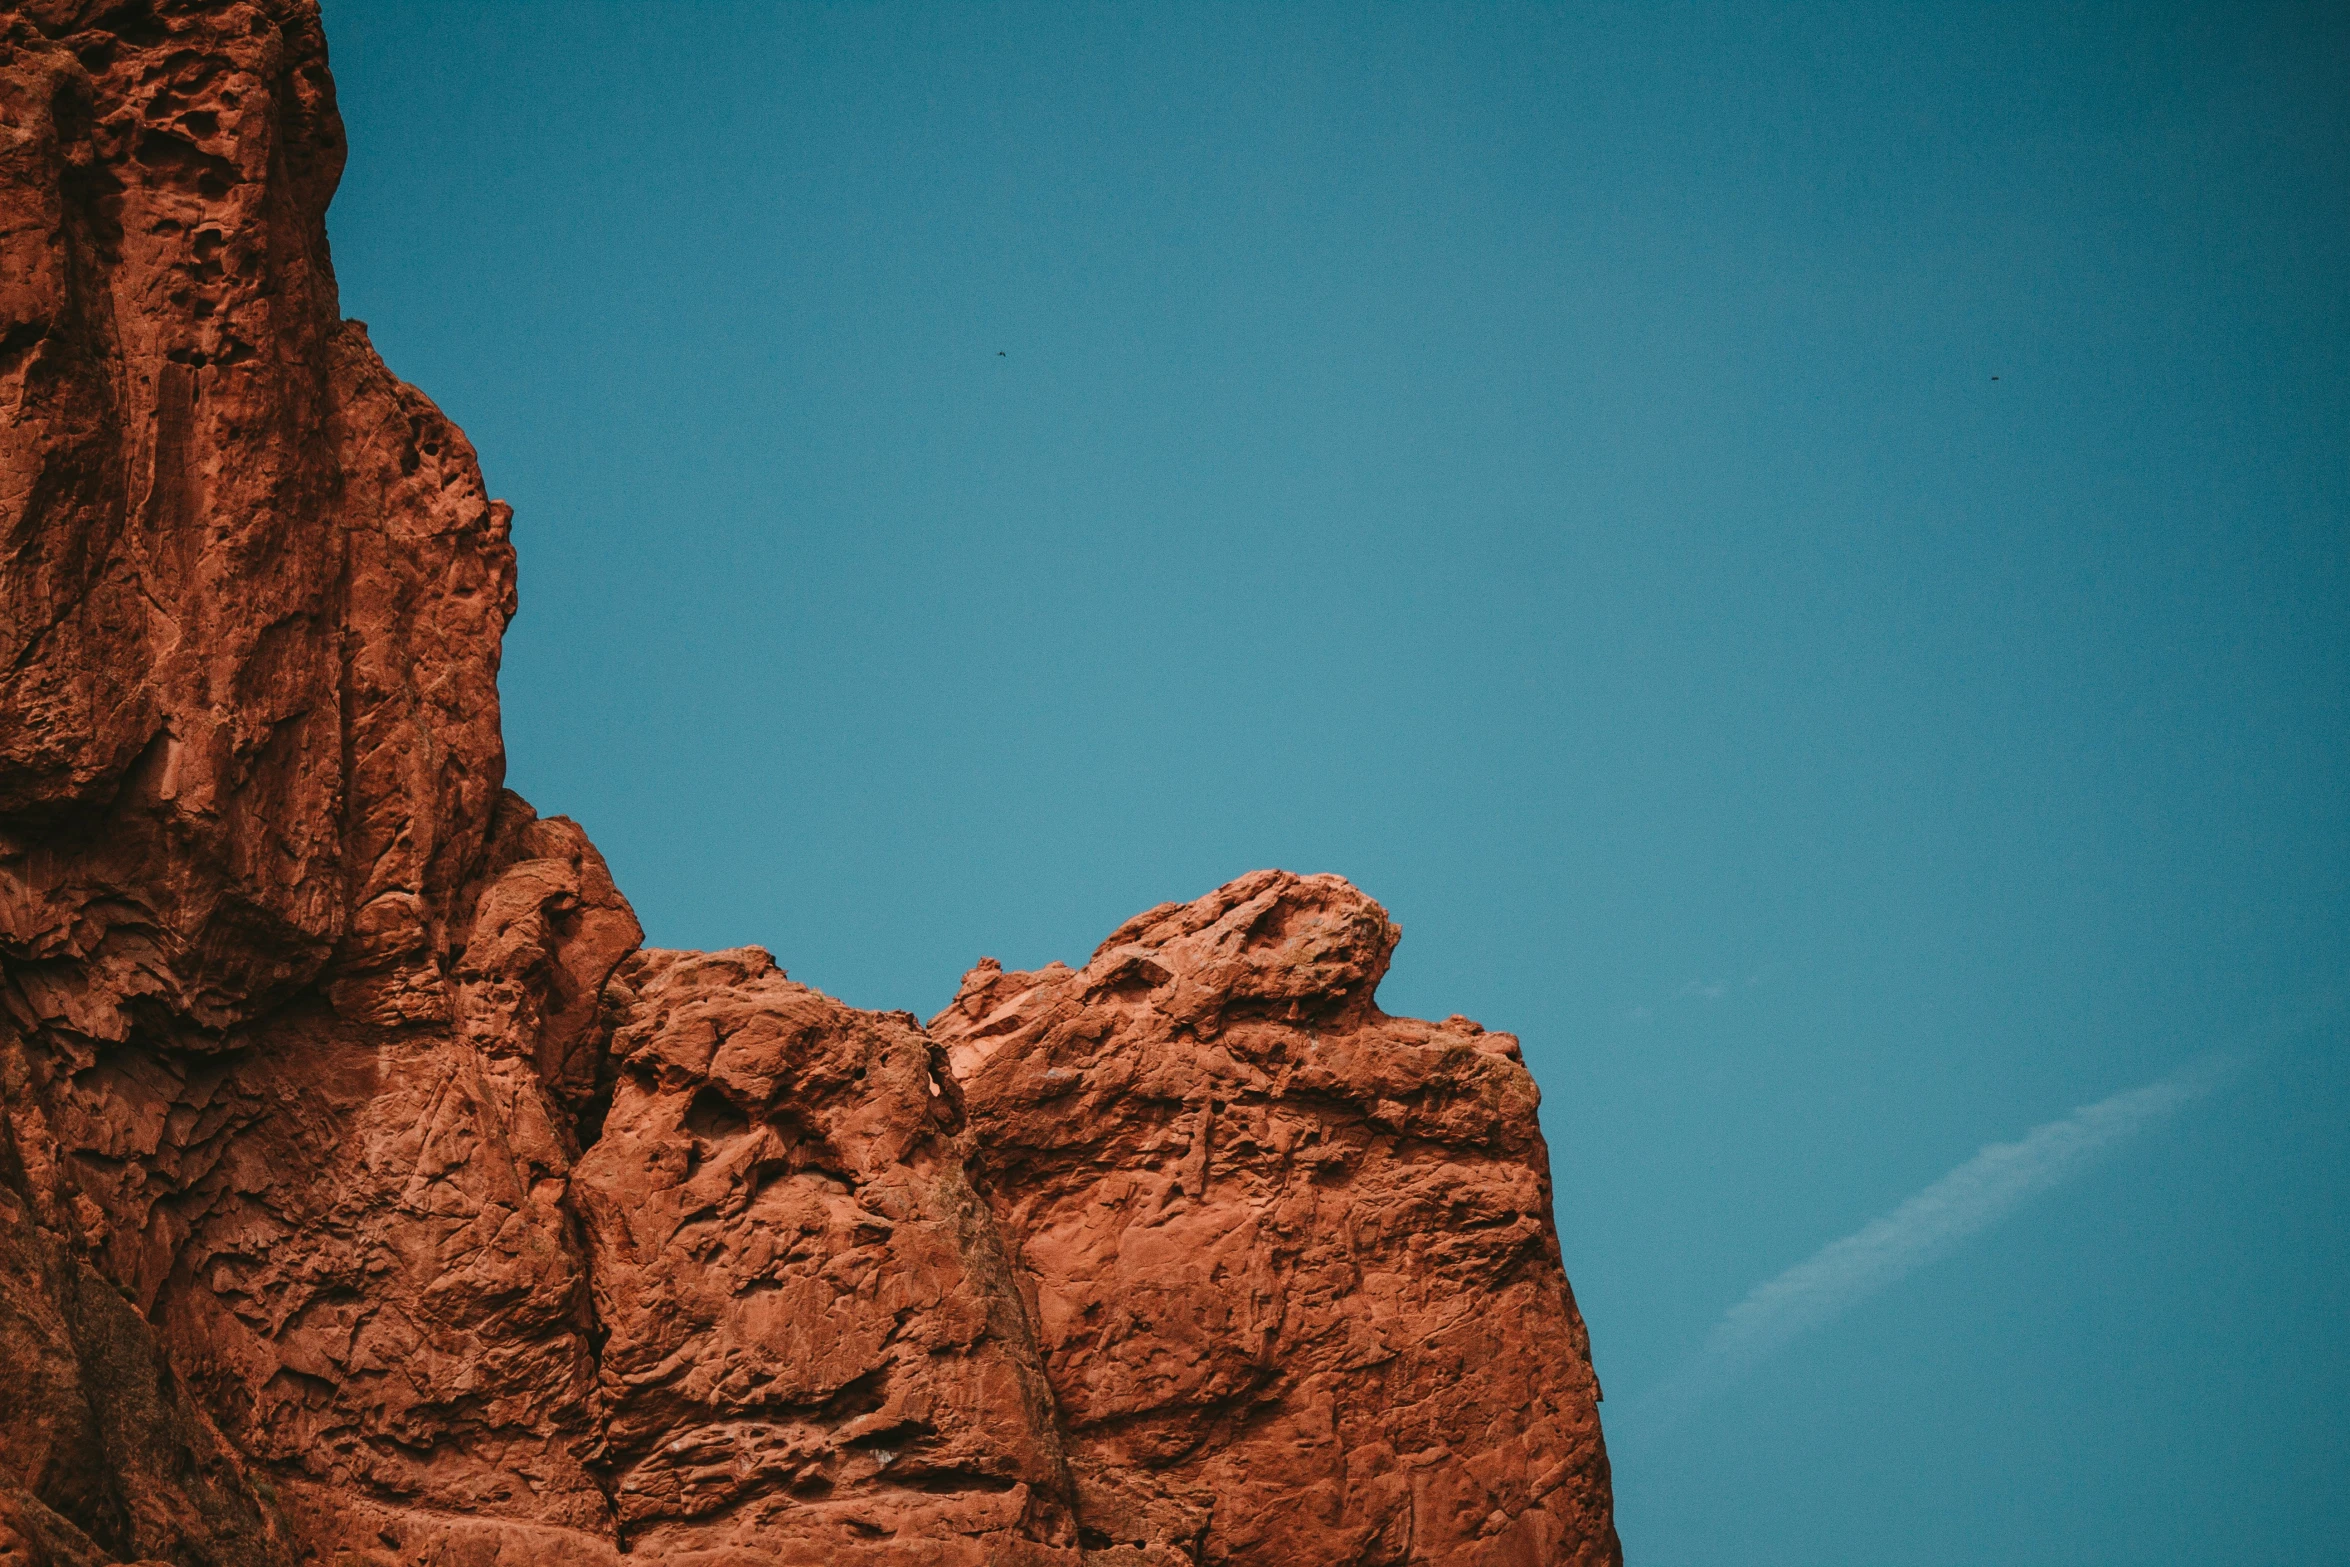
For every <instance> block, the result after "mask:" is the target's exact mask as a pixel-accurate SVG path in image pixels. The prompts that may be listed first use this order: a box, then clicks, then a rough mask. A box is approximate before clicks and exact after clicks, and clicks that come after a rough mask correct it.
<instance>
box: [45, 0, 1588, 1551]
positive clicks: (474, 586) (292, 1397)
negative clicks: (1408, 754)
mask: <svg viewBox="0 0 2350 1567" xmlns="http://www.w3.org/2000/svg"><path fill="white" fill-rule="evenodd" d="M341 138H342V131H341V125H340V122H339V120H338V119H337V117H336V114H335V110H334V96H333V86H332V82H331V80H330V78H329V77H328V75H327V71H326V61H325V43H324V38H323V36H322V34H321V31H320V27H319V21H318V15H317V11H316V8H315V5H314V3H312V0H152V3H148V0H103V3H100V0H16V3H13V4H11V3H6V0H0V1368H5V1371H6V1373H7V1374H6V1375H5V1376H0V1561H6V1562H8V1563H10V1564H11V1567H44V1564H58V1567H94V1564H102V1563H121V1562H134V1561H169V1562H174V1563H178V1564H181V1567H293V1564H295V1563H301V1562H321V1563H337V1564H343V1567H359V1564H391V1563H410V1562H428V1563H434V1564H440V1567H494V1564H504V1567H521V1564H533V1567H536V1564H550V1563H553V1564H561V1563H576V1564H581V1567H589V1564H595V1567H612V1564H616V1563H618V1562H619V1561H621V1560H622V1559H623V1558H635V1559H645V1560H652V1561H676V1562H680V1563H683V1562H693V1563H697V1564H707V1567H719V1564H726V1567H736V1564H741V1567H752V1564H764V1563H774V1564H782V1563H816V1562H832V1561H863V1562H869V1563H873V1564H876V1567H880V1564H895V1563H907V1564H913V1563H925V1564H933V1563H934V1564H941V1567H952V1564H963V1563H970V1564H974V1567H976V1564H980V1563H1007V1564H1014V1563H1016V1564H1038V1567H1044V1564H1067V1567H1080V1564H1081V1563H1094V1564H1098V1567H1109V1564H1128V1563H1141V1562H1154V1563H1169V1562H1219V1563H1222V1562H1276V1561H1282V1560H1285V1559H1286V1560H1293V1561H1296V1562H1300V1563H1312V1562H1332V1563H1335V1562H1341V1561H1345V1562H1442V1563H1457V1564H1470V1563H1494V1564H1501V1563H1511V1564H1515V1563H1547V1562H1608V1561H1613V1560H1615V1544H1614V1536H1613V1532H1612V1529H1611V1527H1610V1525H1609V1522H1608V1504H1607V1478H1606V1465H1605V1460H1604V1457H1603V1455H1602V1453H1601V1450H1600V1446H1599V1435H1598V1424H1597V1415H1596V1397H1597V1389H1596V1387H1595V1386H1594V1384H1593V1382H1592V1380H1591V1376H1590V1370H1589V1360H1588V1355H1587V1353H1586V1346H1585V1343H1584V1340H1583V1335H1582V1327H1581V1324H1580V1321H1579V1320H1578V1319H1577V1317H1576V1315H1575V1310H1574V1305H1573V1302H1572V1299H1571V1298H1570V1296H1569V1295H1568V1293H1567V1289H1566V1282H1565V1279H1564V1276H1563V1274H1562V1273H1561V1272H1560V1268H1559V1260H1558V1252H1557V1244H1556V1239H1555V1236H1554V1233H1553V1230H1552V1226H1551V1220H1550V1204H1549V1194H1548V1189H1547V1185H1546V1175H1545V1171H1546V1168H1547V1159H1546V1156H1545V1153H1544V1150H1543V1147H1542V1143H1541V1139H1540V1136H1539V1134H1538V1131H1537V1129H1536V1124H1535V1116H1534V1089H1533V1084H1532V1081H1531V1079H1530V1078H1529V1077H1528V1076H1527V1074H1526V1072H1525V1069H1524V1067H1523V1065H1522V1064H1521V1063H1520V1061H1519V1060H1518V1057H1517V1052H1516V1046H1515V1043H1514V1042H1513V1041H1511V1040H1510V1039H1509V1038H1508V1036H1506V1035H1500V1034H1489V1033H1486V1032H1484V1031H1483V1030H1481V1029H1479V1028H1478V1027H1477V1026H1476V1025H1474V1024H1471V1023H1468V1022H1466V1021H1465V1020H1462V1019H1452V1020H1449V1021H1447V1022H1445V1023H1442V1024H1429V1023H1415V1022H1410V1021H1407V1020H1402V1019H1394V1018H1387V1017H1385V1016H1383V1015H1382V1014H1380V1013H1379V1011H1378V1009H1377V1007H1376V1005H1375V1004H1374V1001H1373V991H1374V988H1375V987H1376V985H1377V983H1378V979H1379V975H1380V973H1381V972H1382V971H1383V970H1384V967H1385V964H1386V960H1387V955H1388V953H1389V952H1390V950H1391V949H1392V948H1393V946H1394V942H1395V927H1394V926H1393V924H1392V923H1391V922H1389V921H1388V919H1387V917H1386V915H1385V913H1384V911H1382V910H1380V909H1379V907H1378V906H1377V905H1376V904H1374V903H1372V902H1370V900H1368V899H1367V898H1365V897H1363V896H1362V894H1360V893H1358V892H1356V891H1355V890H1354V889H1353V888H1351V887H1349V886H1347V884H1345V883H1344V882H1342V881H1338V880H1336V879H1335V878H1330V877H1304V878H1300V877H1292V876H1285V875H1281V874H1279V873H1273V872H1262V873H1258V874H1257V875H1254V876H1251V877H1247V878H1244V879H1243V880H1241V881H1239V882H1236V883H1234V884H1233V885H1231V886H1229V887H1226V888H1224V889H1222V890H1221V891H1219V892H1217V893H1214V894H1212V895H1210V896H1209V897H1207V898H1205V899H1202V900H1200V901H1199V902H1197V903H1193V904H1189V905H1181V906H1176V905H1168V906H1166V907H1163V908H1160V909H1157V910H1153V911H1152V912H1151V913H1149V914H1146V915H1143V916H1141V917H1140V918H1138V919H1137V920H1135V921H1133V922H1131V923H1130V924H1129V925H1128V926H1126V927H1125V928H1124V929H1122V930H1121V931H1119V932H1118V933H1117V934H1116V935H1114V936H1113V937H1112V938H1111V939H1110V941H1109V942H1108V943H1107V944H1106V945H1105V946H1104V947H1103V948H1102V950H1101V951H1100V952H1099V953H1097V954H1096V955H1095V957H1094V958H1093V960H1092V961H1091V962H1090V963H1088V964H1087V966H1086V967H1085V968H1083V969H1081V970H1071V969H1067V968H1064V967H1060V966H1057V965H1056V966H1054V967H1051V968H1048V969H1046V970H1043V971H1041V972H1039V973H1037V974H1025V975H1023V974H1006V973H1003V972H1002V971H1001V970H1000V969H997V968H994V967H992V966H985V965H983V966H982V968H981V969H979V970H978V971H975V972H974V973H973V974H972V975H971V976H970V978H969V979H968V980H967V981H966V982H965V985H964V988H963V991H962V993H961V994H960V995H959V996H958V997H957V999H956V1001H955V1004H954V1005H953V1006H952V1007H950V1008H949V1009H948V1011H947V1012H946V1013H945V1014H942V1016H941V1017H940V1018H938V1019H937V1020H935V1021H934V1022H933V1024H932V1025H931V1026H930V1027H929V1028H928V1029H927V1030H926V1029H925V1028H924V1027H923V1026H922V1025H920V1024H919V1023H917V1022H916V1020H915V1019H914V1018H912V1017H911V1016H909V1015H907V1014H904V1013H888V1014H881V1013H869V1012H861V1011H858V1010H855V1009H853V1008H849V1007H845V1006H843V1005H841V1004H840V1003H838V1002H835V1001H832V1000H831V999H829V998H827V997H825V996H823V995H821V994H819V993H817V992H815V991H813V990H809V989H807V988H806V987H804V986H801V985H798V984H794V983H793V982H792V981H790V980H789V979H788V978H786V977H785V976H784V974H783V973H782V971H781V970H780V969H778V968H777V967H776V966H775V964H774V962H773V960H772V959H770V958H769V957H768V956H767V955H766V954H765V953H763V952H760V951H758V950H757V949H742V950H739V951H734V952H722V953H710V954H698V953H674V952H651V951H640V950H639V948H640V945H641V941H642V932H641V931H640V929H639V928H638V925H637V922H636V918H635V916H634V914H633V913H632V912H631V911H630V909H629V907H628V904H627V901H626V899H625V898H624V897H623V896H622V895H621V894H620V892H619V891H618V890H617V889H616V888H615V887H614V885H613V883H612V878H611V876H610V874H609V873H608V871H607V869H606V867H605V865H604V863H603V861H602V859H601V857H600V856H598V854H597V853H596V851H595V848H594V846H593V845H592V844H591V843H590V842H589V841H588V839H587V837H586V835H585V834H584V833H583V832H582V831H581V830H580V829H579V828H578V827H577V826H576V825H575V824H573V823H571V822H568V821H566V820H564V819H562V818H560V817H553V818H541V817H539V816H538V815H537V814H536V813H535V812H534V811H533V810H532V809H531V808H530V807H529V806H528V805H526V804H525V803H524V802H523V801H521V800H520V799H519V798H517V797H516V796H514V795H513V794H511V793H510V792H507V791H505V790H504V789H503V788H502V783H503V776H504V767H505V763H504V752H503V747H502V742H501V739H500V735H499V726H498V709H497V687H496V674H497V667H498V652H499V641H500V638H501V636H502V635H503V632H504V629H505V626H506V623H507V621H508V619H509V618H510V617H511V615H512V614H513V612H514V607H515V591H514V557H513V551H512V549H511V547H510V545H509V543H508V540H507V512H506V508H505V507H504V506H503V504H502V503H499V502H497V501H494V500H491V499H490V498H489V497H488V495H487V492H486V491H485V489H484V487H483V484H482V480H481V475H480V471H479V468H478V466H477V465H476V462H475V459H474V455H473V452H472V449H471V448H470V447H469V446H468V445H467V444H466V442H465V439H464V437H463V436H462V435H461V434H460V433H459V432H458V431H457V430H456V428H455V427H454V426H453V425H451V424H450V423H449V422H448V421H447V420H446V419H445V418H443V417H442V416H441V414H440V413H439V411H438V410H437V409H435V408H434V407H433V406H432V404H431V403H430V402H429V401H428V400H427V399H426V398H425V397H424V396H423V395H422V394H421V393H419V392H417V391H416V390H415V389H413V388H411V387H408V386H406V385H404V384H402V383H401V382H400V381H398V380H397V379H396V378H395V377H393V376H392V375H391V374H390V372H389V371H387V370H386V369H385V368H384V366H383V364H382V363H381V361H380V360H378V359H377V357H376V356H375V354H374V351H373V350H372V349H371V348H370V347H369V346H368V343H367V339H366V335H365V333H364V331H363V329H361V328H360V327H359V326H358V324H357V323H353V322H346V321H343V320H341V319H340V317H339V312H338V308H337V303H336V298H335V290H334V283H333V275H332V270H331V267H330V265H329V263H328V259H327V252H326V238H325V226H324V214H325V210H326V204H327V201H328V198H329V197H330V196H331V194H332V191H333V187H334V183H335V180H336V178H337V176H338V174H339V171H340V168H341V161H342V139H341Z"/></svg>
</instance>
